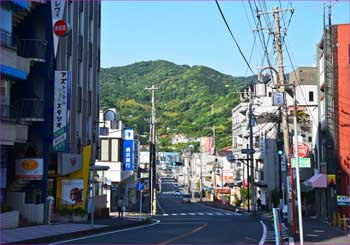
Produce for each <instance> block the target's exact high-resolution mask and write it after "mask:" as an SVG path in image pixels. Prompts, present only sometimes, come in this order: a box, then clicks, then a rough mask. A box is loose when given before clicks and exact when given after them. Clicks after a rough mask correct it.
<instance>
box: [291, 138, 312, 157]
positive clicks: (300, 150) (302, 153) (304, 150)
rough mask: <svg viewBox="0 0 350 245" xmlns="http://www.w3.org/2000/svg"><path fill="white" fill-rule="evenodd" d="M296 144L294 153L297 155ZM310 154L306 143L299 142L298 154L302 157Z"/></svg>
mask: <svg viewBox="0 0 350 245" xmlns="http://www.w3.org/2000/svg"><path fill="white" fill-rule="evenodd" d="M295 151H296V149H295V145H293V155H294V156H295ZM308 155H309V147H308V146H307V144H305V143H301V142H299V143H298V156H299V157H300V158H303V157H307V156H308Z"/></svg>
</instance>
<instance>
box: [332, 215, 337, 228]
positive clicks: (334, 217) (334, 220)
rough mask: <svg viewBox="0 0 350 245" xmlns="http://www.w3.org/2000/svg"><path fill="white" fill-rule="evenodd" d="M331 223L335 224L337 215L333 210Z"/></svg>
mask: <svg viewBox="0 0 350 245" xmlns="http://www.w3.org/2000/svg"><path fill="white" fill-rule="evenodd" d="M333 225H334V226H336V225H337V215H336V214H335V212H334V213H333Z"/></svg>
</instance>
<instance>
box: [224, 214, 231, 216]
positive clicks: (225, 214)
mask: <svg viewBox="0 0 350 245" xmlns="http://www.w3.org/2000/svg"><path fill="white" fill-rule="evenodd" d="M224 214H225V215H231V216H232V215H233V214H232V213H224Z"/></svg>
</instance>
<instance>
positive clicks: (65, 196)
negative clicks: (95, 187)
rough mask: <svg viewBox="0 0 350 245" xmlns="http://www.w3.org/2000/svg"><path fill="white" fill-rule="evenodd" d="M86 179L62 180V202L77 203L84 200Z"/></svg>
mask: <svg viewBox="0 0 350 245" xmlns="http://www.w3.org/2000/svg"><path fill="white" fill-rule="evenodd" d="M83 194H84V180H83V179H63V180H62V202H63V203H64V204H70V205H77V204H81V203H82V202H83Z"/></svg>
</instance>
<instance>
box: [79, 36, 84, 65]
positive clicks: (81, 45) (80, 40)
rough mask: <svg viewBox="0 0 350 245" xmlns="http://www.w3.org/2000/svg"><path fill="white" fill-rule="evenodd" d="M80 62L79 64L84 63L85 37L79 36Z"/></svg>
mask: <svg viewBox="0 0 350 245" xmlns="http://www.w3.org/2000/svg"><path fill="white" fill-rule="evenodd" d="M78 46H79V47H78V48H79V50H78V60H79V62H82V60H83V36H82V35H79V44H78Z"/></svg>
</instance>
